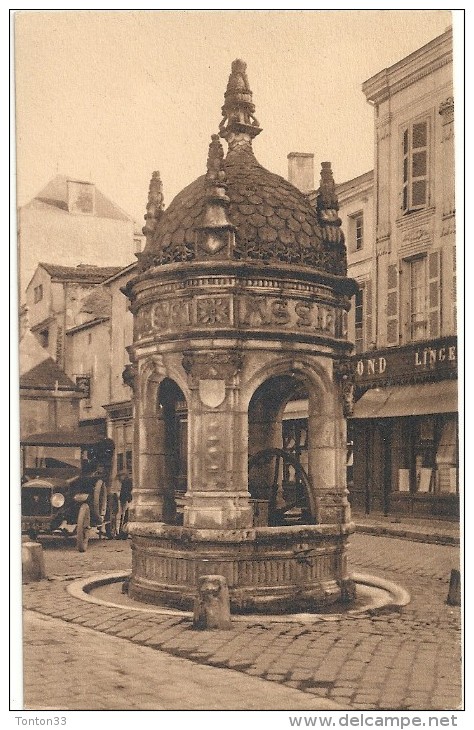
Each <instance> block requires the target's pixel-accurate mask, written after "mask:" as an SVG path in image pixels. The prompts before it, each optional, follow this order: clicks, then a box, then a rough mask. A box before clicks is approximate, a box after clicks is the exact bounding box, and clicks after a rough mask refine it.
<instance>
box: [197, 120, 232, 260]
mask: <svg viewBox="0 0 474 730" xmlns="http://www.w3.org/2000/svg"><path fill="white" fill-rule="evenodd" d="M205 179H206V198H205V200H206V204H205V207H204V211H203V214H202V218H201V221H200V223H199V225H198V226H196V230H197V246H198V257H199V256H200V255H201V254H202V253H204V254H205V255H208V254H211V255H214V254H217V253H219V252H222V251H223V249H225V250H226V252H227V254H228V253H229V251H230V245H231V243H232V237H233V231H234V226H233V225H232V223H231V222H230V221H229V218H228V216H227V208H228V206H229V203H230V199H229V198H228V196H227V195H226V191H227V176H226V173H225V169H224V150H223V148H222V145H221V143H220V140H219V135H218V134H213V135H212V137H211V144H210V145H209V154H208V157H207V173H206V178H205Z"/></svg>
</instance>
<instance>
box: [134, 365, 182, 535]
mask: <svg viewBox="0 0 474 730" xmlns="http://www.w3.org/2000/svg"><path fill="white" fill-rule="evenodd" d="M174 374H175V373H173V375H174ZM138 380H139V393H138V398H137V404H138V406H139V407H138V414H137V417H136V425H135V429H136V430H135V444H136V453H137V456H138V458H137V459H136V470H135V474H136V480H137V486H136V488H135V489H134V510H135V519H137V520H139V521H147V522H148V521H149V522H156V521H163V522H168V523H174V522H175V521H176V515H177V505H176V498H177V493H178V492H181V491H183V492H184V491H185V488H183V487H185V484H184V483H183V481H185V479H186V473H187V454H185V455H183V454H180V457H181V458H184V459H185V466H184V469H182V468H180V466H181V465H182V461H181V460H178V459H176V448H177V440H178V439H179V435H177V434H176V430H177V424H176V407H177V401H178V400H182V401H184V402H185V403H186V408H184V409H183V410H187V403H188V398H189V393H187V392H186V391H187V388H186V385H185V384H184V383H183V378H182V377H180V375H178V377H177V378H176V379H174V378H173V377H170V375H169V374H168V372H167V368H166V367H165V365H164V362H163V358H162V357H161V356H160V355H154V356H152V357H150V358H147V360H145V362H144V363H143V365H142V366H141V368H140V370H139V379H138ZM178 381H179V382H178ZM182 386H183V387H182ZM160 406H161V407H160ZM173 433H174V435H173ZM185 439H186V443H187V438H186V436H185ZM178 462H179V463H178Z"/></svg>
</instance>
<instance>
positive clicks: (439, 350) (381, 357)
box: [353, 337, 457, 384]
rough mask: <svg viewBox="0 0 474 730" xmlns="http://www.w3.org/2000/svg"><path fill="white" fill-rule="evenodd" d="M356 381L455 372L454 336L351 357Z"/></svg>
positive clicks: (441, 374)
mask: <svg viewBox="0 0 474 730" xmlns="http://www.w3.org/2000/svg"><path fill="white" fill-rule="evenodd" d="M353 361H354V370H355V378H356V382H357V383H359V384H360V383H369V382H378V381H382V380H388V379H390V380H393V381H395V380H396V379H398V378H410V377H412V376H414V375H419V374H422V375H423V374H425V373H426V374H431V375H432V374H433V373H436V374H437V375H439V376H440V377H443V376H446V375H448V374H450V373H453V372H456V371H457V338H456V337H445V338H442V339H439V340H432V341H430V342H421V343H414V344H411V345H406V346H404V347H393V348H390V349H385V350H383V351H381V350H378V351H374V352H371V353H364V354H363V355H356V356H354V358H353Z"/></svg>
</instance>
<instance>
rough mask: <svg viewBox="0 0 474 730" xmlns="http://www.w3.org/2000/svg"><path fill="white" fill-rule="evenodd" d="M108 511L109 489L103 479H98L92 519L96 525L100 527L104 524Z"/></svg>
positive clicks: (93, 500)
mask: <svg viewBox="0 0 474 730" xmlns="http://www.w3.org/2000/svg"><path fill="white" fill-rule="evenodd" d="M106 510H107V488H106V486H105V484H104V482H103V481H102V479H98V480H97V481H96V483H95V484H94V491H93V494H92V519H93V520H94V523H97V524H99V525H100V524H101V523H102V522H103V520H104V516H105V512H106Z"/></svg>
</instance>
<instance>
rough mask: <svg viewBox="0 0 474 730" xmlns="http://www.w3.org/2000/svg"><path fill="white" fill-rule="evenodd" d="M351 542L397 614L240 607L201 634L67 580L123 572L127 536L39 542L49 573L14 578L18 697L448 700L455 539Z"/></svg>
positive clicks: (208, 702) (357, 566)
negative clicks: (305, 614)
mask: <svg viewBox="0 0 474 730" xmlns="http://www.w3.org/2000/svg"><path fill="white" fill-rule="evenodd" d="M349 551H350V552H349V555H350V559H349V563H350V566H351V568H353V569H354V571H357V572H359V571H363V572H365V573H370V574H372V575H377V576H379V577H384V578H387V579H388V580H392V581H394V582H397V583H399V584H400V585H401V586H403V587H404V588H406V589H407V590H408V591H409V592H410V593H411V596H412V600H411V602H410V604H409V605H408V606H406V607H405V608H404V609H402V611H401V612H400V613H398V612H390V613H384V614H381V615H374V616H365V617H357V618H356V617H350V616H346V617H344V618H340V619H337V620H327V617H326V619H325V620H318V619H316V620H315V621H314V622H312V623H294V622H283V623H267V622H265V621H264V620H261V621H259V620H255V619H251V620H250V619H249V620H248V621H242V620H239V621H238V622H237V621H235V622H234V624H233V627H232V629H231V630H230V631H210V632H199V631H193V630H192V629H191V622H190V620H189V618H188V617H183V616H180V615H175V616H169V615H168V616H167V615H160V614H158V613H147V612H144V611H140V612H139V611H133V610H129V609H128V608H125V607H124V608H123V609H122V608H113V607H110V606H100V605H94V604H90V603H86V602H84V601H81V600H78V599H77V598H74V597H73V596H71V595H70V594H69V593H68V592H67V586H68V585H69V583H70V582H71V580H72V579H73V578H77V577H81V576H83V577H85V576H90V575H94V574H99V573H104V572H107V571H120V570H123V571H127V570H130V566H131V550H130V544H129V542H128V541H110V542H109V541H98V540H92V541H91V542H90V544H89V549H88V551H87V552H86V553H84V554H80V553H78V552H76V551H75V549H74V547H73V546H72V545H66V544H65V543H64V542H62V541H56V542H53V543H45V544H44V557H45V564H46V572H47V575H48V578H49V579H48V580H44V581H41V582H40V583H32V584H29V585H26V586H24V589H23V600H24V608H25V609H26V611H25V617H24V706H25V708H31V709H41V708H55V709H269V708H271V709H295V710H296V709H312V708H316V707H319V709H323V708H327V709H329V708H330V706H332V707H335V706H339V707H340V708H343V709H351V710H356V709H359V710H375V709H391V710H436V709H438V710H449V709H454V710H455V709H459V708H460V707H461V665H460V653H461V652H460V646H461V645H460V611H459V609H458V608H455V607H451V606H448V605H447V604H446V595H447V590H448V583H449V575H450V571H451V568H454V567H458V564H459V549H458V548H457V547H454V546H449V545H433V544H424V543H419V542H417V543H415V542H410V541H408V540H401V539H397V538H393V537H376V536H371V535H363V534H358V535H355V536H353V537H352V538H351V545H350V548H349ZM189 660H191V661H189ZM230 670H234V671H230ZM322 701H323V703H322ZM328 701H329V703H328ZM318 702H319V704H317V703H318ZM332 703H335V704H332Z"/></svg>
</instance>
